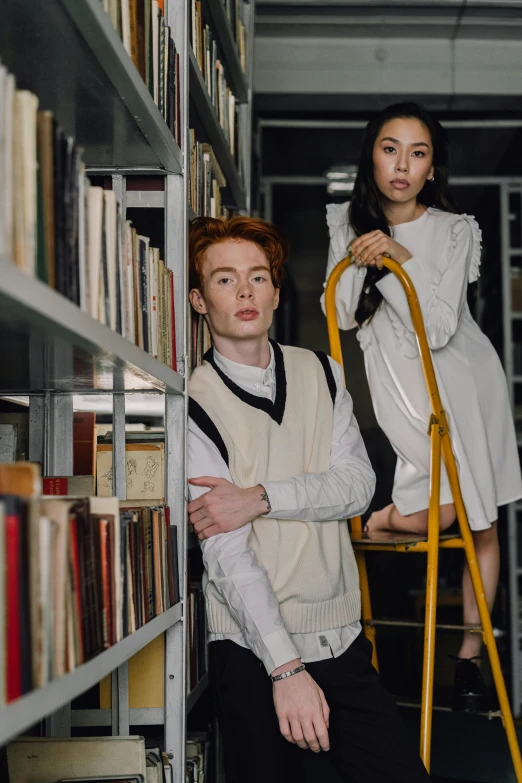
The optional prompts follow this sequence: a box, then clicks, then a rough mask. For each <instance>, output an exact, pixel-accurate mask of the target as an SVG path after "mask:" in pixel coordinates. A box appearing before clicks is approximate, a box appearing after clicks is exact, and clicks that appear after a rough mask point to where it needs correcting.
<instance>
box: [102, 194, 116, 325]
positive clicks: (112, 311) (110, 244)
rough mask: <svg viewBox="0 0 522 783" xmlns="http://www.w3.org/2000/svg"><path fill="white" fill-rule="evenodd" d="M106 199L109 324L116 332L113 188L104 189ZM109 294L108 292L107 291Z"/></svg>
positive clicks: (114, 201) (114, 206)
mask: <svg viewBox="0 0 522 783" xmlns="http://www.w3.org/2000/svg"><path fill="white" fill-rule="evenodd" d="M103 195H104V199H105V213H104V214H105V254H106V260H107V280H108V283H109V290H108V295H109V324H108V325H109V326H110V327H111V329H112V330H113V331H114V332H115V331H116V323H117V306H118V295H117V288H116V250H117V242H116V225H117V219H116V215H117V205H116V194H115V193H114V191H113V190H104V191H103ZM106 294H107V292H106Z"/></svg>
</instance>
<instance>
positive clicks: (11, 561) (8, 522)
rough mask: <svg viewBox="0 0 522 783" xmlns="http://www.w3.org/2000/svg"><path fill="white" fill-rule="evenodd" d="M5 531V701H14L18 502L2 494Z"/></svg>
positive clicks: (18, 681) (17, 679) (17, 682)
mask: <svg viewBox="0 0 522 783" xmlns="http://www.w3.org/2000/svg"><path fill="white" fill-rule="evenodd" d="M0 501H1V502H2V505H3V508H4V529H5V563H6V580H5V611H6V615H5V625H6V636H5V639H6V648H5V650H6V652H5V688H6V693H5V700H6V702H7V703H10V702H12V701H15V700H16V699H18V698H20V696H21V695H22V665H21V663H22V658H21V654H22V651H21V639H20V592H19V589H20V585H19V579H18V575H19V573H20V571H21V568H22V564H21V563H20V525H21V512H20V501H19V499H18V498H16V497H15V496H12V495H2V494H1V493H0Z"/></svg>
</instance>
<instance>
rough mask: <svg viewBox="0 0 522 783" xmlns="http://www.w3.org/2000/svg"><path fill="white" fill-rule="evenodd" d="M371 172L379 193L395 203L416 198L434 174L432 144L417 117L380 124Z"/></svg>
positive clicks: (428, 134) (425, 129) (426, 130)
mask: <svg viewBox="0 0 522 783" xmlns="http://www.w3.org/2000/svg"><path fill="white" fill-rule="evenodd" d="M373 174H374V177H375V182H376V185H377V187H378V188H379V190H380V192H381V193H382V194H383V196H384V197H385V198H387V199H388V200H389V201H392V202H394V203H402V204H404V203H405V202H408V201H411V199H416V198H417V196H418V194H419V193H420V192H421V190H422V188H423V187H424V183H425V182H426V180H427V179H431V178H432V177H433V144H432V141H431V136H430V133H429V131H428V129H427V128H426V127H425V126H424V125H423V124H422V123H421V122H419V120H416V119H405V118H396V119H394V120H390V121H389V122H387V123H386V124H385V125H383V126H382V128H381V130H380V132H379V134H378V136H377V139H376V140H375V144H374V146H373Z"/></svg>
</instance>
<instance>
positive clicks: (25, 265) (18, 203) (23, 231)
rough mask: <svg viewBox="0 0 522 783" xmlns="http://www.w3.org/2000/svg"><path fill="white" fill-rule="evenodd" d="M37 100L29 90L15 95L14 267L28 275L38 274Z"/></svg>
mask: <svg viewBox="0 0 522 783" xmlns="http://www.w3.org/2000/svg"><path fill="white" fill-rule="evenodd" d="M37 111H38V98H37V97H36V95H33V94H32V93H31V92H29V91H28V90H17V91H16V92H15V95H14V116H13V124H14V128H16V133H14V134H13V178H14V221H13V225H14V257H13V260H14V263H15V264H16V266H18V267H19V268H20V269H21V270H22V271H23V272H25V273H26V274H27V275H29V276H31V277H34V276H35V273H36V210H37V193H36V182H37V177H36V172H37V139H36V125H37Z"/></svg>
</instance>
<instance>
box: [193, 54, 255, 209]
mask: <svg viewBox="0 0 522 783" xmlns="http://www.w3.org/2000/svg"><path fill="white" fill-rule="evenodd" d="M189 90H190V99H191V101H192V102H193V105H194V107H195V112H196V114H197V117H198V119H199V122H200V123H201V125H202V127H203V132H204V134H205V136H206V137H207V139H208V142H209V143H210V145H211V146H212V149H213V151H214V154H215V156H216V159H217V161H218V163H219V165H220V167H221V169H222V171H223V174H224V177H225V181H226V186H227V188H228V190H229V191H230V194H231V197H232V199H233V205H234V206H235V207H236V208H237V209H245V206H246V193H245V187H244V184H243V181H242V176H241V171H240V167H239V166H238V160H237V158H238V151H239V149H240V146H239V131H238V128H237V122H236V118H237V117H238V116H239V114H238V113H236V111H235V101H234V96H233V94H230V93H229V94H228V98H227V97H226V96H225V95H223V92H224V90H221V91H220V92H218V88H217V87H216V96H219V101H218V98H217V97H216V103H213V101H212V98H211V94H210V92H209V87H208V86H207V83H206V82H205V78H204V76H203V73H202V71H201V68H200V66H199V63H198V61H197V59H196V55H195V54H194V52H193V50H192V49H191V48H190V49H189Z"/></svg>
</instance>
